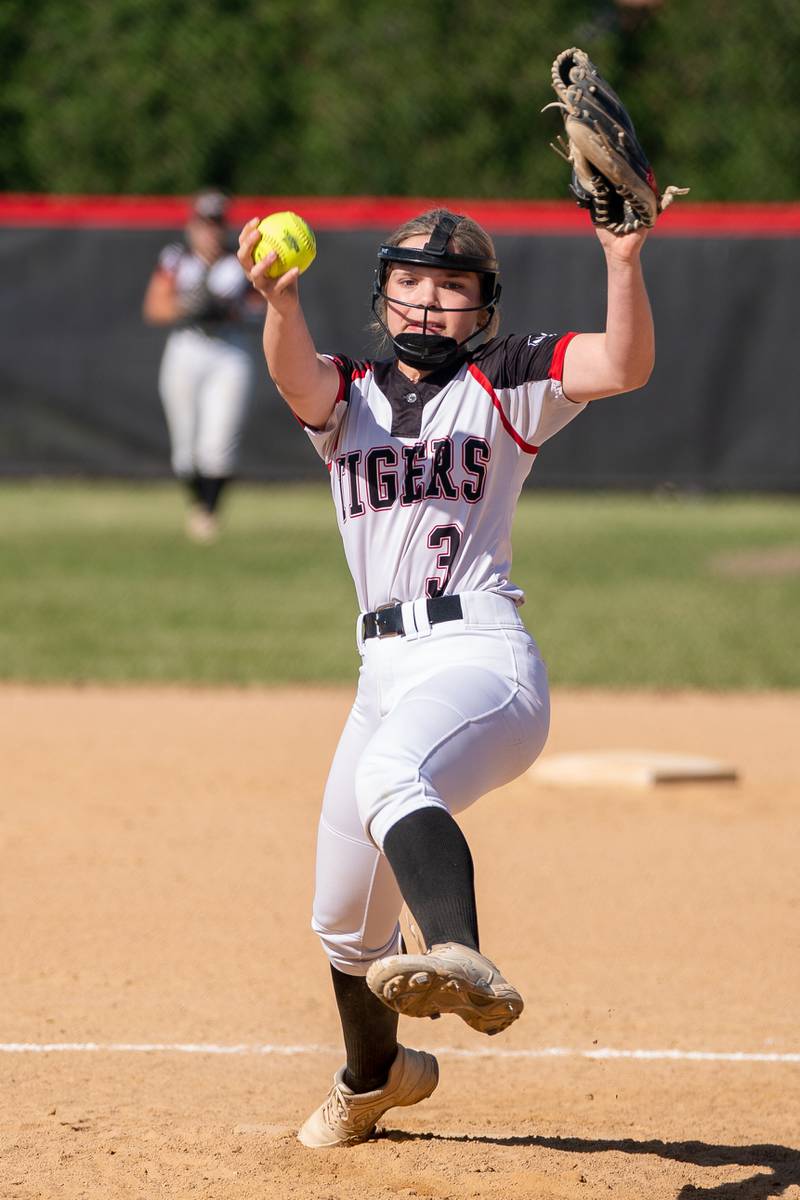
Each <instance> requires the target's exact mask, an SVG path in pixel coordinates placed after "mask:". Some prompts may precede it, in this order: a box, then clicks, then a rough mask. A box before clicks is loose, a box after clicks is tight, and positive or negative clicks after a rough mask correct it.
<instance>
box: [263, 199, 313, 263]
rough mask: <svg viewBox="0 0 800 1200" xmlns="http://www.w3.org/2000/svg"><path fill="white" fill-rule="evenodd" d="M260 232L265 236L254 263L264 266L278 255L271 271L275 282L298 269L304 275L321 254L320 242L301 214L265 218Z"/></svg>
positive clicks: (286, 213)
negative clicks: (294, 268)
mask: <svg viewBox="0 0 800 1200" xmlns="http://www.w3.org/2000/svg"><path fill="white" fill-rule="evenodd" d="M258 232H259V233H260V234H261V241H259V242H256V246H255V249H254V250H253V262H254V263H259V262H261V259H262V258H265V257H266V255H267V254H270V253H271V252H272V251H274V252H275V254H277V256H278V257H277V258H276V259H275V262H274V263H273V264H272V265H271V267H270V268H269V270H268V271H267V274H268V275H270V276H271V277H272V278H273V279H277V278H278V276H279V275H285V274H286V272H287V271H291V269H292V267H297V268H298V270H299V271H300V274H301V275H302V273H303V271H305V269H306V268H307V267H310V266H311V264H312V262H313V261H314V257H315V255H316V253H317V242H316V238H315V237H314V234H313V233H312V231H311V229H310V228H309V226H308V225H307V224H306V223H305V221H304V220H303V218H302V217H298V215H297V213H293V212H279V213H272V214H271V215H270V216H268V217H264V220H263V221H259V223H258Z"/></svg>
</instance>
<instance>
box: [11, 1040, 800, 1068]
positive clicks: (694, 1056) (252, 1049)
mask: <svg viewBox="0 0 800 1200" xmlns="http://www.w3.org/2000/svg"><path fill="white" fill-rule="evenodd" d="M432 1052H433V1053H434V1054H438V1055H442V1056H444V1057H447V1056H450V1057H452V1058H510V1059H548V1058H588V1059H634V1060H636V1061H639V1062H714V1063H800V1053H784V1054H781V1053H778V1052H777V1051H774V1052H773V1051H761V1050H757V1051H745V1050H732V1051H717V1050H674V1049H673V1050H618V1049H614V1048H613V1047H611V1046H600V1047H593V1048H592V1049H591V1050H579V1049H573V1048H570V1047H569V1046H545V1047H542V1048H541V1049H529V1050H503V1049H500V1048H498V1049H491V1050H489V1049H477V1048H476V1049H473V1050H461V1049H457V1048H455V1047H450V1046H440V1047H438V1048H434V1049H433V1051H432ZM0 1054H227V1055H274V1056H276V1057H292V1056H293V1055H301V1054H308V1055H312V1054H341V1050H340V1049H339V1048H338V1047H336V1046H319V1045H314V1044H313V1043H309V1044H304V1045H296V1046H291V1045H277V1044H272V1043H266V1044H263V1045H259V1044H257V1043H245V1042H241V1043H233V1044H229V1045H220V1044H217V1043H214V1042H0Z"/></svg>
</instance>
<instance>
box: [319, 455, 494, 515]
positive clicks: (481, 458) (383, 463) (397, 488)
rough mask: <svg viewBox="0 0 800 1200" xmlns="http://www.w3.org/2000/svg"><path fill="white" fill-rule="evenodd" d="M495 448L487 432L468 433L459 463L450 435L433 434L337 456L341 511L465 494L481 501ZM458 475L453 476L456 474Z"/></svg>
mask: <svg viewBox="0 0 800 1200" xmlns="http://www.w3.org/2000/svg"><path fill="white" fill-rule="evenodd" d="M491 456H492V448H491V446H490V445H489V443H488V442H487V441H486V439H485V438H481V437H466V438H464V439H463V441H462V443H461V462H460V463H459V464H457V465H456V464H455V463H454V461H453V458H454V443H453V439H452V438H449V437H448V438H434V439H433V440H432V441H431V443H430V445H428V443H427V442H414V443H413V444H412V445H411V446H401V447H400V448H399V453H398V448H397V447H395V446H391V445H387V446H373V447H372V448H371V449H370V450H368V451H367V452H366V453H364V451H363V450H351V451H349V452H348V453H347V454H341V455H339V457H338V458H337V459H336V471H337V476H338V480H339V492H340V496H341V511H342V516H343V517H344V518H345V519H347V518H349V517H362V516H363V515H364V513H365V512H366V511H367V506H369V508H370V509H371V510H372V512H383V511H386V510H387V509H391V508H393V507H394V506H395V505H396V504H398V503H399V504H400V505H402V506H403V507H408V506H409V505H411V504H421V503H422V502H423V501H425V500H431V499H435V500H452V501H459V500H466V501H467V503H468V504H477V502H478V501H479V500H480V499H481V497H482V496H483V493H484V489H485V486H486V473H487V470H488V466H489V460H490V459H491ZM454 476H455V478H454Z"/></svg>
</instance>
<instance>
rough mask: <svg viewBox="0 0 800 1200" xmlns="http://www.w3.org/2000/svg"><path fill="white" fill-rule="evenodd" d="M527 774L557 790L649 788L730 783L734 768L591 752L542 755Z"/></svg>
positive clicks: (653, 755)
mask: <svg viewBox="0 0 800 1200" xmlns="http://www.w3.org/2000/svg"><path fill="white" fill-rule="evenodd" d="M528 775H529V777H530V778H531V779H533V780H535V781H536V783H543V784H550V785H554V786H559V787H604V786H607V785H608V784H617V785H621V786H625V787H649V786H651V785H653V784H656V783H698V782H707V781H724V782H729V783H730V782H734V781H735V780H736V779H738V772H737V770H736V768H735V767H732V766H730V765H728V764H727V763H721V762H716V761H715V760H714V759H712V758H700V757H698V756H696V755H689V754H661V753H658V752H656V751H649V750H595V751H593V752H591V753H585V754H552V755H550V756H547V755H545V757H544V758H543V759H541V760H540V761H539V762H536V763H534V764H533V766H532V767H531V768H530V769H529V771H528Z"/></svg>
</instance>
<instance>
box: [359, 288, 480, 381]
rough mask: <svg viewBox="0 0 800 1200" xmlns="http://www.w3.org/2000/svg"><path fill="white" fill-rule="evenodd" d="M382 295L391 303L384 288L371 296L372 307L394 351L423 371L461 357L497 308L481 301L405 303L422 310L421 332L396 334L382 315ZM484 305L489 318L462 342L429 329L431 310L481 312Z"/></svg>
mask: <svg viewBox="0 0 800 1200" xmlns="http://www.w3.org/2000/svg"><path fill="white" fill-rule="evenodd" d="M379 299H383V300H384V302H385V303H387V304H391V303H392V299H391V297H390V296H387V295H386V293H385V292H383V291H377V290H376V291H375V293H374V294H373V298H372V311H373V313H374V314H375V317H376V319H377V321H378V323H379V324H380V326H381V328H382V329H383V330H384V331H385V333H386V335H387V337H388V338H389V340H390V341H391V343H392V345H393V346H394V351H395V354H396V355H397V357H398V358H399V359H400V361H401V362H404V363H406V364H407V365H408V366H409V367H415V368H416V369H417V370H420V371H427V370H430V371H433V370H435V369H436V367H443V366H445V365H446V364H447V363H449V362H455V360H456V359H457V358H459V357H460V355H461V351H462V349H463V348H464V347H465V346H466V345H467V344H468V343H469V342H471V341H472V340H473V339H474V338H476V337H478V335H479V334H481V333H483V331H484V329H485V328H486V326H487V325H488V324H489V322H490V321H491V319H492V313H493V311H494V305H486V304H478V305H476V306H475V307H474V308H436V307H433V306H432V305H430V304H405V303H404V305H403V307H404V308H418V309H421V310H422V314H423V316H422V332H421V333H400V334H398V335H397V337H395V336H394V334H392V333H390V332H389V328H388V326H387V324H386V322H385V321H384V320H383V319H382V318H381V315H380V313H379V312H378V310H377V307H376V302H377V301H378V300H379ZM484 309H487V313H486V321H485V322H484V323H483V325H481V326H480V328H478V329H476V330H475V332H474V333H471V334H470V336H469V337H468V338H464V340H463V341H462V342H457V341H456V339H455V338H452V337H445V336H444V334H441V333H428V332H427V325H428V317H429V314H430V313H432V312H434V313H443V312H481V311H483V310H484Z"/></svg>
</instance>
